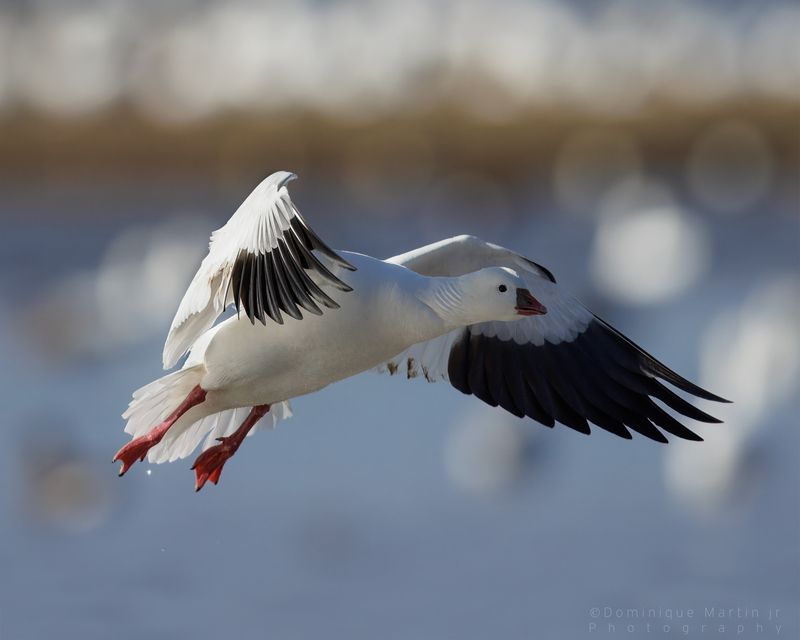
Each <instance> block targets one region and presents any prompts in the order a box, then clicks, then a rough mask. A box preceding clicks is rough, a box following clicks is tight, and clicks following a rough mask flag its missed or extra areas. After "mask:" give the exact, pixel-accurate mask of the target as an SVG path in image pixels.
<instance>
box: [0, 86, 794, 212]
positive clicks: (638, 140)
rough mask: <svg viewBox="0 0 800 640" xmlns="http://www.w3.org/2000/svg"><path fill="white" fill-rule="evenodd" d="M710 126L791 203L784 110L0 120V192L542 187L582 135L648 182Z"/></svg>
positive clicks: (744, 104)
mask: <svg viewBox="0 0 800 640" xmlns="http://www.w3.org/2000/svg"><path fill="white" fill-rule="evenodd" d="M720 120H725V121H731V122H740V123H744V124H745V125H746V126H748V127H751V128H752V129H753V130H754V131H756V132H757V134H758V135H759V136H760V138H761V139H762V140H763V143H764V144H765V145H766V147H767V149H768V151H769V154H770V156H771V159H772V160H771V166H772V169H773V173H774V176H773V177H774V178H775V179H776V180H777V181H778V191H784V192H786V194H787V196H789V198H790V199H793V200H795V201H796V200H797V198H798V197H799V196H800V186H798V180H797V172H798V167H800V108H798V105H797V103H795V102H793V101H754V100H740V101H732V102H731V103H729V104H725V105H713V106H708V107H696V108H687V107H677V106H674V105H673V106H669V105H660V106H659V105H653V106H651V107H650V108H647V109H643V110H642V111H637V112H636V113H635V114H630V115H616V116H610V115H602V114H597V113H591V112H588V111H586V112H581V111H579V110H577V109H568V108H558V109H556V108H553V109H528V110H526V111H524V112H520V113H518V114H516V116H515V117H514V118H513V119H508V120H506V121H502V122H492V121H487V120H486V119H480V118H476V117H473V116H470V115H469V114H467V113H464V112H463V111H459V110H458V109H457V108H456V107H455V106H451V107H441V108H437V109H430V110H428V111H426V112H425V113H417V114H399V115H396V116H392V117H383V118H372V119H370V120H362V121H358V120H347V119H341V118H340V119H337V118H331V117H328V116H325V115H322V114H319V113H311V112H309V111H304V112H298V113H289V112H279V113H273V114H269V115H265V114H261V115H254V114H252V113H237V112H233V111H231V112H229V113H227V114H225V115H220V116H216V117H213V118H207V119H204V120H202V121H198V122H193V123H183V124H179V125H175V124H172V125H163V124H160V123H158V122H156V121H153V120H151V119H148V118H146V117H142V116H141V115H140V114H137V113H135V112H133V111H131V110H129V109H122V108H120V109H116V110H113V111H110V112H107V113H104V114H102V115H95V116H91V117H81V118H64V119H59V118H46V117H42V116H40V115H37V114H34V113H30V112H28V113H24V112H20V113H16V114H6V115H5V117H0V172H1V173H2V177H0V185H2V186H3V188H4V189H5V190H9V189H11V190H13V189H14V188H16V187H22V188H24V187H25V185H35V184H38V185H45V186H48V185H49V186H58V185H65V184H66V185H68V184H72V183H89V184H97V183H98V181H100V180H102V181H109V182H111V183H112V184H113V183H115V182H118V183H123V184H124V183H140V182H145V181H146V182H150V183H153V184H158V183H161V182H163V183H171V182H173V181H175V180H178V181H180V180H191V181H195V180H198V181H211V183H212V184H216V185H218V186H223V187H224V186H225V185H229V186H231V187H232V188H241V185H247V184H249V183H252V182H253V181H255V180H258V179H259V178H260V177H261V176H263V175H264V174H265V173H266V172H269V171H271V170H274V169H277V168H289V169H291V170H293V171H295V172H297V173H300V174H304V175H305V176H311V178H312V179H313V178H314V177H315V174H318V175H324V176H325V177H326V179H327V180H335V181H342V180H343V181H344V182H345V183H348V182H353V181H356V182H357V181H359V180H363V181H370V180H379V181H390V182H401V183H402V182H403V181H404V179H406V178H409V177H411V178H412V179H413V178H414V177H415V175H416V174H418V173H419V172H420V171H424V172H428V173H430V172H435V169H436V168H437V167H438V168H439V169H441V170H444V171H447V172H453V171H475V172H476V173H480V174H482V175H484V176H489V177H490V178H491V179H492V180H493V181H494V182H496V183H498V184H502V185H506V186H513V185H519V184H526V183H529V182H531V181H536V180H542V181H546V180H548V179H549V177H550V175H551V174H552V171H553V165H554V163H556V162H557V161H558V155H559V153H560V151H561V149H562V147H563V146H564V145H565V144H566V143H568V142H569V140H570V138H571V136H573V135H575V134H576V133H577V134H580V133H582V132H586V131H591V132H609V133H610V134H611V135H618V134H620V135H624V136H625V137H626V138H627V139H630V140H631V141H632V142H634V143H635V144H636V146H637V148H638V153H639V154H640V155H641V158H642V162H643V163H644V164H645V165H647V166H648V167H650V168H651V169H653V170H654V171H655V172H657V173H670V172H673V171H680V170H682V168H683V166H684V165H685V163H686V162H687V157H688V155H689V154H690V152H691V149H692V146H693V144H694V143H695V142H696V140H697V139H698V138H699V137H700V136H702V135H703V134H704V132H705V131H706V130H707V129H708V128H709V127H711V126H713V125H714V124H715V123H718V122H719V121H720Z"/></svg>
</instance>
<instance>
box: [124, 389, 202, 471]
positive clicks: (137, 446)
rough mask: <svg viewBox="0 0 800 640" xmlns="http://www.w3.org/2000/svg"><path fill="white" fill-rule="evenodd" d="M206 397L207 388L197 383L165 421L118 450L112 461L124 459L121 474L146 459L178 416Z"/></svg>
mask: <svg viewBox="0 0 800 640" xmlns="http://www.w3.org/2000/svg"><path fill="white" fill-rule="evenodd" d="M205 399H206V391H205V389H202V388H201V387H200V385H197V386H196V387H195V388H194V389H192V390H191V391H190V392H189V395H188V396H186V398H185V399H184V401H183V402H181V403H180V405H179V406H178V408H177V409H175V411H173V412H172V413H170V414H169V416H168V417H167V419H166V420H164V422H162V423H160V424H158V425H156V426H155V427H153V428H152V429H150V431H148V432H147V433H146V434H144V435H143V436H139V437H138V438H134V439H133V440H131V441H130V442H129V443H128V444H126V445H125V446H124V447H122V449H120V450H119V451H117V453H116V454H115V455H114V459H113V460H112V462H116V461H117V460H122V466H121V467H120V469H119V475H120V476H124V475H125V472H126V471H127V470H128V469H130V468H131V465H133V463H134V462H136V461H137V460H144V457H145V456H146V455H147V452H148V451H150V449H152V448H153V447H155V446H156V445H157V444H158V443H159V442H161V438H163V437H164V434H165V433H166V432H167V431H169V429H170V427H172V425H174V424H175V423H176V422H177V421H178V418H180V417H181V416H182V415H183V414H184V413H186V412H187V411H188V410H189V409H191V408H192V407H194V406H195V405H198V404H200V403H201V402H203V401H204V400H205Z"/></svg>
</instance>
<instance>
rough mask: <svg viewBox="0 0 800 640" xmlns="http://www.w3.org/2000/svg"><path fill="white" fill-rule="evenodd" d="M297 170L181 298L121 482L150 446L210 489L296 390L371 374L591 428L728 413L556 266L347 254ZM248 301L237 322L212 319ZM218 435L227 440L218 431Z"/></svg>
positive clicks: (421, 253)
mask: <svg viewBox="0 0 800 640" xmlns="http://www.w3.org/2000/svg"><path fill="white" fill-rule="evenodd" d="M294 178H296V176H295V175H294V174H292V173H288V172H278V173H275V174H273V175H271V176H269V177H268V178H267V179H265V180H264V181H263V182H262V183H261V184H259V185H258V186H257V187H256V189H255V190H254V191H253V192H252V193H251V194H250V195H249V196H248V197H247V199H246V200H245V201H244V202H243V203H242V204H241V206H240V207H239V208H238V209H237V211H236V213H234V214H233V216H232V217H231V219H230V220H229V221H228V223H227V224H226V225H225V226H224V227H222V228H221V229H219V230H218V231H215V232H214V233H213V234H212V236H211V243H210V246H209V252H208V255H207V256H206V258H205V259H204V260H203V262H202V264H201V265H200V268H199V269H198V271H197V274H196V275H195V277H194V279H193V280H192V282H191V284H190V285H189V289H188V290H187V292H186V294H185V295H184V297H183V300H182V301H181V304H180V306H179V307H178V311H177V313H176V314H175V319H174V320H173V322H172V326H171V328H170V331H169V335H168V336H167V341H166V344H165V345H164V368H165V369H169V368H171V367H173V366H175V364H177V362H178V360H179V359H180V358H181V357H182V356H183V355H184V354H185V353H187V352H189V357H188V358H187V359H186V362H185V363H184V365H183V367H182V368H181V369H180V370H178V371H176V372H174V373H170V374H168V375H166V376H164V377H162V378H160V379H158V380H156V381H154V382H151V383H150V384H148V385H146V386H144V387H142V388H141V389H139V390H138V391H136V392H134V394H133V400H132V401H131V403H130V406H129V407H128V410H127V411H126V412H125V413H124V414H123V418H126V419H127V426H126V427H125V431H126V432H127V433H129V434H131V435H132V436H133V439H132V440H131V441H130V442H129V443H128V444H126V445H125V446H124V447H122V448H121V449H120V450H119V451H118V452H117V454H116V455H115V456H114V461H117V460H120V461H121V462H122V467H121V469H120V475H122V474H124V473H125V472H126V471H127V470H128V469H129V468H130V466H131V465H132V464H133V463H134V462H136V461H137V460H144V458H145V456H148V457H149V460H150V461H151V462H154V463H158V462H165V461H172V460H176V459H178V458H184V457H186V456H188V455H190V454H191V453H192V451H194V449H195V448H196V447H197V445H199V444H200V443H201V441H203V440H205V442H204V445H203V448H204V451H203V453H202V454H201V455H200V456H199V457H198V458H197V460H196V461H195V463H194V466H193V467H192V468H193V469H194V470H195V472H196V489H197V490H199V489H201V488H202V487H203V485H204V484H205V483H206V481H208V480H210V481H211V482H213V483H214V484H216V483H217V482H218V481H219V476H220V473H221V471H222V467H223V465H224V464H225V462H226V460H227V459H228V458H230V457H231V456H232V455H233V454H234V453H235V452H236V450H237V449H238V447H239V445H240V444H241V443H242V441H243V439H244V438H245V436H247V435H248V434H250V433H252V432H253V428H254V427H255V426H256V424H257V423H258V422H259V420H261V419H262V418H264V417H265V416H267V418H268V419H267V420H264V421H263V423H262V424H265V425H266V426H270V427H271V426H274V425H275V423H276V422H277V421H278V420H280V419H282V418H286V417H288V416H290V415H291V411H290V409H289V400H290V399H291V398H294V397H297V396H301V395H303V394H307V393H311V392H313V391H317V390H318V389H321V388H323V387H325V386H327V385H329V384H331V383H332V382H336V381H337V380H341V379H343V378H347V377H349V376H352V375H355V374H357V373H359V372H361V371H365V370H368V369H377V370H378V371H386V372H388V373H390V374H402V375H404V376H406V377H408V378H414V377H416V376H422V377H424V378H425V379H427V380H428V381H430V382H434V381H437V380H449V381H450V383H451V384H452V385H453V386H454V387H455V388H456V389H458V390H459V391H462V392H463V393H467V394H474V395H475V396H477V397H478V398H480V399H481V400H483V401H484V402H487V403H489V404H491V405H493V406H497V405H500V406H501V407H503V408H504V409H506V410H507V411H510V412H511V413H513V414H515V415H517V416H520V417H522V416H529V417H531V418H533V419H535V420H537V421H539V422H541V423H543V424H545V425H547V426H550V427H552V426H553V424H554V423H555V422H556V421H558V422H561V423H563V424H565V425H567V426H569V427H572V428H573V429H576V430H577V431H581V432H583V433H589V431H590V429H589V424H588V422H592V423H594V424H596V425H597V426H599V427H602V428H603V429H605V430H607V431H610V432H611V433H614V434H616V435H618V436H621V437H623V438H631V433H630V431H629V429H632V430H633V431H636V432H638V433H640V434H642V435H644V436H647V437H649V438H652V439H653V440H657V441H659V442H666V441H667V439H666V437H665V436H664V435H663V433H662V431H661V430H662V429H663V430H664V431H666V432H668V433H671V434H673V435H675V436H678V437H680V438H686V439H689V440H700V439H701V438H700V437H699V436H697V435H696V434H695V433H693V432H692V431H690V430H689V429H687V428H686V427H684V426H683V425H682V424H680V423H679V422H678V421H677V420H676V419H675V418H673V417H672V416H671V415H670V414H668V413H667V412H666V411H664V410H663V409H662V408H661V407H659V406H658V405H657V404H656V403H655V402H653V400H652V399H651V398H650V396H652V397H654V398H657V399H658V400H660V401H662V402H664V403H665V404H666V405H668V406H669V407H671V408H672V409H674V410H676V411H678V412H680V413H681V414H683V415H685V416H687V417H690V418H693V419H695V420H700V421H703V422H719V421H718V420H716V419H715V418H713V417H711V416H709V415H708V414H706V413H704V412H702V411H700V410H699V409H697V408H696V407H694V406H693V405H691V404H689V403H688V402H687V401H686V400H684V399H682V398H681V397H679V396H677V395H676V394H674V393H673V392H672V391H670V390H669V389H668V388H667V387H665V386H664V385H662V384H661V383H660V382H659V381H658V380H657V378H661V379H663V380H666V381H667V382H669V383H671V384H672V385H674V386H676V387H678V388H679V389H682V390H684V391H686V392H688V393H691V394H693V395H695V396H698V397H701V398H706V399H709V400H716V401H720V402H725V401H724V400H723V399H722V398H719V397H717V396H715V395H713V394H711V393H709V392H708V391H705V390H704V389H701V388H699V387H697V386H696V385H694V384H692V383H691V382H689V381H687V380H685V379H684V378H682V377H681V376H679V375H678V374H676V373H674V372H673V371H671V370H670V369H668V368H667V367H666V366H664V365H663V364H661V363H660V362H658V361H657V360H656V359H655V358H653V357H652V356H650V355H649V354H647V353H646V352H644V351H643V350H642V349H640V348H639V347H638V346H636V345H635V344H634V343H633V342H631V341H630V340H629V339H628V338H626V337H625V336H623V335H622V334H621V333H619V332H618V331H616V330H615V329H613V328H612V327H611V326H609V325H608V324H606V323H605V322H604V321H603V320H601V319H599V318H598V317H597V316H595V315H593V314H592V313H591V312H590V311H589V310H587V309H586V308H585V307H584V306H583V305H581V304H580V303H579V302H578V301H577V300H576V299H574V298H572V297H571V296H569V295H568V294H566V293H564V292H563V291H562V290H561V289H560V287H559V286H558V285H557V284H556V282H555V278H553V276H552V274H551V273H550V272H549V271H548V270H547V269H545V268H544V267H542V266H540V265H538V264H536V263H535V262H532V261H530V260H528V259H526V258H523V257H522V256H520V255H518V254H516V253H514V252H512V251H509V250H508V249H504V248H502V247H499V246H497V245H493V244H489V243H487V242H483V241H482V240H479V239H478V238H475V237H472V236H458V237H455V238H450V239H448V240H442V241H441V242H437V243H434V244H431V245H428V246H425V247H421V248H419V249H415V250H413V251H410V252H408V253H405V254H402V255H399V256H395V257H394V258H389V259H388V260H379V259H377V258H371V257H369V256H365V255H361V254H358V253H350V252H346V251H341V252H334V251H333V250H331V249H330V248H329V247H328V246H327V245H326V244H325V243H324V242H323V241H322V240H321V239H320V238H319V237H318V236H317V235H316V234H315V233H314V232H313V231H312V230H311V228H310V227H309V226H308V224H307V223H306V222H305V220H304V219H303V217H302V216H301V215H300V213H299V212H298V210H297V208H296V207H295V206H294V204H293V203H292V201H291V200H290V198H289V192H288V190H287V188H286V185H287V183H288V182H290V181H291V180H293V179H294ZM230 305H235V306H236V309H237V313H236V315H234V316H232V317H230V318H228V319H227V320H224V321H223V322H220V323H219V324H217V325H216V326H215V325H214V323H215V321H216V320H217V318H218V317H219V316H220V314H221V313H222V312H223V311H224V310H225V309H226V308H227V307H228V306H230ZM217 441H218V442H219V444H215V443H216V442H217Z"/></svg>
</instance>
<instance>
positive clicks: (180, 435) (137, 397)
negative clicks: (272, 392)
mask: <svg viewBox="0 0 800 640" xmlns="http://www.w3.org/2000/svg"><path fill="white" fill-rule="evenodd" d="M204 373H205V367H203V365H197V366H194V367H189V368H187V369H181V370H180V371H176V372H174V373H170V374H168V375H166V376H164V377H162V378H159V379H158V380H154V381H153V382H151V383H150V384H147V385H145V386H143V387H142V388H140V389H137V390H136V391H134V392H133V400H131V403H130V405H128V409H127V410H126V411H125V413H123V414H122V417H123V418H125V419H126V420H127V421H128V423H127V425H126V426H125V432H126V433H129V434H130V435H131V436H133V437H134V438H136V437H138V436H142V435H144V434H145V433H147V432H148V431H149V430H150V429H152V428H153V427H154V426H156V425H157V424H158V423H159V422H161V421H162V420H165V419H166V418H167V416H169V414H170V413H172V412H173V411H175V409H176V408H177V407H178V405H179V404H180V403H181V402H182V401H183V400H184V398H186V396H187V395H188V394H189V392H190V391H191V390H192V389H193V388H194V387H195V386H196V385H198V384H200V381H201V380H202V377H203V374H204ZM250 409H251V407H238V408H235V409H226V410H223V411H215V410H214V407H213V406H212V405H210V404H208V401H207V402H203V403H201V404H199V405H197V406H195V407H192V408H191V409H190V410H189V411H187V412H186V413H185V414H184V415H183V417H181V419H180V420H178V421H177V422H176V423H175V424H174V425H173V426H172V427H171V428H170V429H169V431H167V433H166V434H165V435H164V438H163V439H162V440H161V442H159V443H158V445H156V446H155V447H153V448H152V449H150V452H149V453H148V456H147V459H148V460H149V461H150V462H151V463H160V462H172V461H174V460H178V459H179V458H185V457H187V456H189V455H191V453H192V452H193V451H194V450H195V449H196V448H197V446H198V445H199V444H200V443H201V442H202V441H203V439H204V438H205V442H204V443H203V449H208V447H210V446H212V445H214V444H216V439H217V438H219V437H222V436H229V435H231V434H232V433H233V432H234V431H236V429H237V428H238V427H239V425H241V424H242V422H244V419H245V418H246V417H247V414H248V413H249V412H250ZM209 411H214V413H211V414H209ZM291 416H292V410H291V408H290V406H289V402H288V401H286V402H279V403H276V404H273V405H272V407H270V410H269V413H268V414H267V415H265V416H264V417H263V418H262V419H261V420H260V421H259V423H258V425H257V427H256V429H253V430H252V431H251V432H250V434H249V435H252V434H253V433H255V432H256V431H258V430H261V429H272V428H274V427H275V425H276V424H277V423H278V421H279V420H285V419H286V418H291Z"/></svg>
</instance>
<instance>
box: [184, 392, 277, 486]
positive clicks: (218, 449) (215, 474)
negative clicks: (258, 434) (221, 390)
mask: <svg viewBox="0 0 800 640" xmlns="http://www.w3.org/2000/svg"><path fill="white" fill-rule="evenodd" d="M267 411H269V405H268V404H261V405H257V406H255V407H253V408H252V409H251V410H250V413H249V414H248V415H247V418H245V421H244V422H243V423H242V426H240V427H239V428H238V429H237V430H236V431H234V432H233V433H232V434H231V435H229V436H227V437H222V438H217V440H218V441H219V444H215V445H214V446H213V447H209V448H208V449H206V450H205V451H203V453H201V454H200V455H199V456H198V457H197V460H195V461H194V464H193V465H192V469H193V470H194V473H195V485H194V490H195V491H200V489H202V488H203V487H204V486H205V484H206V482H212V483H213V484H217V483H218V482H219V476H220V474H221V473H222V467H224V466H225V463H226V462H227V461H228V459H229V458H230V457H231V456H232V455H233V454H234V453H236V450H237V449H238V448H239V445H241V444H242V441H243V440H244V439H245V437H246V436H247V434H248V433H250V430H251V429H252V428H253V427H254V426H256V423H257V422H258V421H259V420H261V418H263V417H264V415H265V414H266V413H267Z"/></svg>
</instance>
